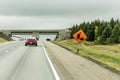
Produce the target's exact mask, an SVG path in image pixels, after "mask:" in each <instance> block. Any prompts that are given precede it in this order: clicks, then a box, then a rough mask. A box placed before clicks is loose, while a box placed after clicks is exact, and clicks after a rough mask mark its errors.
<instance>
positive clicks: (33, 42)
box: [25, 38, 37, 46]
mask: <svg viewBox="0 0 120 80" xmlns="http://www.w3.org/2000/svg"><path fill="white" fill-rule="evenodd" d="M27 45H35V46H37V40H36V39H31V38H30V39H26V41H25V46H27Z"/></svg>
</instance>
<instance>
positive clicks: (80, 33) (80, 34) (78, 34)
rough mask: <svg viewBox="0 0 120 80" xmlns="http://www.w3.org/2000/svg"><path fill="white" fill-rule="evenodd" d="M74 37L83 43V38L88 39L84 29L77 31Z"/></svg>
mask: <svg viewBox="0 0 120 80" xmlns="http://www.w3.org/2000/svg"><path fill="white" fill-rule="evenodd" d="M73 37H74V38H75V39H76V41H77V42H78V43H81V42H82V41H83V40H86V39H87V36H86V34H85V33H84V31H83V30H82V29H80V30H79V31H77V32H76V33H75V34H74V35H73Z"/></svg>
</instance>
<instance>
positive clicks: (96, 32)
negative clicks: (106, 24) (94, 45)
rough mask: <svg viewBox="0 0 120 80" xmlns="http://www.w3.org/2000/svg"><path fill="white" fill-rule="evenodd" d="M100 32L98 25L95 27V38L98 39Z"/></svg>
mask: <svg viewBox="0 0 120 80" xmlns="http://www.w3.org/2000/svg"><path fill="white" fill-rule="evenodd" d="M98 36H99V34H98V26H96V27H95V38H94V40H97V38H98Z"/></svg>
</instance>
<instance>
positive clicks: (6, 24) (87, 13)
mask: <svg viewBox="0 0 120 80" xmlns="http://www.w3.org/2000/svg"><path fill="white" fill-rule="evenodd" d="M119 8H120V1H119V0H0V29H2V28H31V29H32V28H36V29H38V28H46V29H47V28H66V27H71V26H72V25H73V24H79V23H81V22H83V21H92V20H94V19H97V18H100V19H104V20H108V19H110V18H112V17H113V18H119V19H120V15H119V14H120V10H119Z"/></svg>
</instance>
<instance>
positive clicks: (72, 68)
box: [44, 42, 120, 80]
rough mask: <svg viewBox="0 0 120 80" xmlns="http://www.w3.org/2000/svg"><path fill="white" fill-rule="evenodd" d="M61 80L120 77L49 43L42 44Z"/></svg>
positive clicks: (106, 79) (114, 78) (111, 78)
mask: <svg viewBox="0 0 120 80" xmlns="http://www.w3.org/2000/svg"><path fill="white" fill-rule="evenodd" d="M44 45H45V47H46V49H47V51H48V54H49V56H50V58H51V60H52V62H53V63H54V66H55V68H56V70H58V72H59V75H60V76H62V80H120V75H117V74H116V73H113V72H111V71H109V70H108V69H105V68H103V67H101V66H100V65H98V64H96V63H94V62H92V61H89V60H88V59H85V58H83V57H81V56H78V55H75V54H73V53H72V52H70V51H68V50H66V49H64V48H61V47H59V46H57V45H55V44H53V43H51V42H44Z"/></svg>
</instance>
